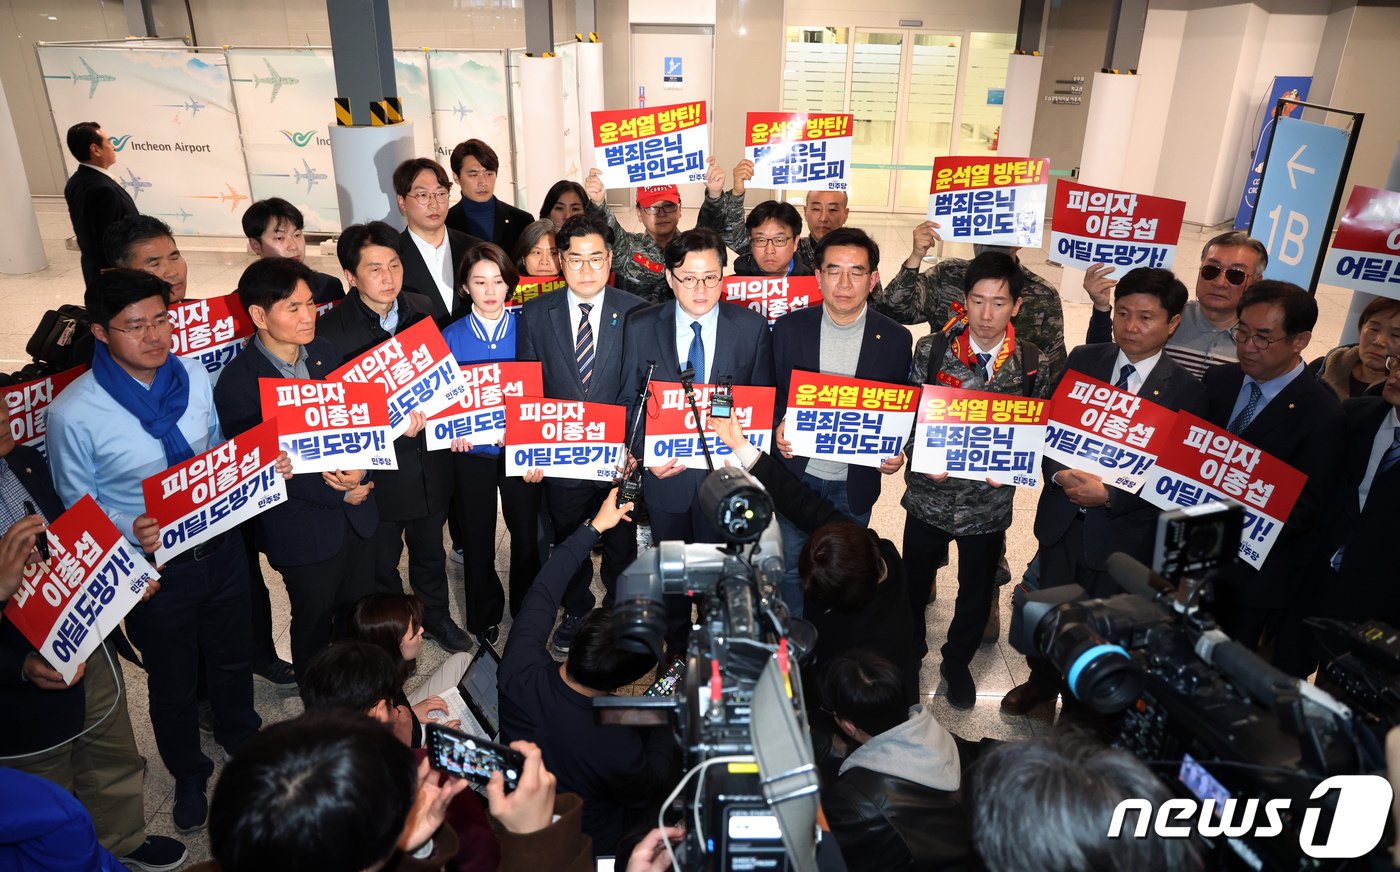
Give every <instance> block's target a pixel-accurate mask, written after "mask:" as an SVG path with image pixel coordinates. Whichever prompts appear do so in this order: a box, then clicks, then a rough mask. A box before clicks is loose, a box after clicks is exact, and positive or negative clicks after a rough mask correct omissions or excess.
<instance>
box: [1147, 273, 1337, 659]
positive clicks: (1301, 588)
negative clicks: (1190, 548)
mask: <svg viewBox="0 0 1400 872" xmlns="http://www.w3.org/2000/svg"><path fill="white" fill-rule="evenodd" d="M1237 316H1238V317H1237V323H1236V324H1235V326H1234V328H1233V329H1232V330H1231V336H1232V338H1233V341H1234V343H1235V349H1236V352H1237V353H1238V354H1239V362H1238V363H1228V364H1222V365H1220V366H1213V367H1211V368H1210V369H1208V370H1206V374H1205V377H1204V378H1202V382H1203V383H1204V384H1205V387H1206V398H1207V407H1206V409H1207V411H1206V418H1207V419H1208V420H1210V421H1211V423H1213V424H1215V425H1216V426H1219V427H1224V428H1225V429H1227V430H1229V431H1230V432H1231V433H1234V434H1236V435H1238V436H1239V438H1240V439H1242V440H1244V441H1246V442H1248V443H1250V444H1251V445H1253V446H1255V447H1257V448H1258V449H1259V450H1261V451H1263V452H1265V453H1266V454H1269V455H1271V456H1273V457H1275V458H1277V459H1279V460H1281V461H1283V462H1284V463H1286V464H1288V465H1289V466H1291V467H1293V468H1294V469H1296V470H1298V471H1299V472H1301V473H1303V474H1304V475H1306V476H1307V483H1306V484H1304V485H1303V491H1302V493H1301V494H1300V495H1299V496H1298V501H1297V503H1295V504H1294V506H1293V511H1292V512H1291V513H1289V516H1288V518H1287V520H1286V521H1285V522H1284V526H1283V531H1282V533H1281V534H1280V536H1279V538H1278V541H1276V542H1275V543H1274V547H1273V549H1272V550H1270V551H1269V556H1268V558H1267V559H1266V560H1265V561H1264V563H1263V565H1262V566H1260V567H1259V568H1258V569H1255V568H1254V567H1252V566H1250V565H1249V564H1247V563H1245V562H1244V561H1240V560H1237V561H1235V563H1234V565H1233V566H1232V567H1230V569H1229V570H1227V572H1226V574H1225V576H1224V577H1223V578H1221V579H1220V580H1219V581H1218V582H1217V584H1216V588H1215V598H1216V601H1215V605H1214V606H1213V611H1214V613H1215V616H1216V618H1217V619H1219V621H1220V623H1221V627H1222V628H1223V629H1224V630H1225V632H1226V633H1228V634H1229V635H1230V636H1231V637H1232V638H1234V639H1236V640H1237V641H1239V642H1241V643H1243V644H1245V645H1248V646H1250V647H1254V646H1257V645H1258V644H1259V643H1260V642H1261V641H1262V640H1264V639H1265V638H1266V637H1269V636H1272V637H1273V639H1274V663H1275V665H1277V666H1278V667H1279V668H1280V669H1283V670H1284V671H1286V672H1289V673H1290V674H1292V675H1296V676H1299V677H1303V676H1306V675H1308V674H1309V672H1310V671H1311V670H1312V668H1313V666H1315V665H1316V664H1315V663H1310V662H1309V657H1310V655H1309V652H1310V650H1311V647H1312V646H1311V643H1310V641H1309V637H1308V634H1307V633H1306V632H1305V630H1304V628H1303V624H1302V622H1303V619H1305V618H1307V617H1310V616H1312V615H1313V614H1316V613H1317V611H1318V610H1319V601H1320V596H1321V594H1322V592H1323V584H1322V583H1321V579H1323V578H1324V577H1325V573H1326V570H1327V559H1328V557H1329V556H1330V555H1331V551H1330V550H1329V549H1328V548H1327V544H1328V543H1327V539H1328V536H1327V530H1328V527H1329V521H1330V519H1331V518H1332V517H1333V515H1334V514H1335V513H1336V511H1337V507H1338V505H1339V503H1340V500H1341V497H1342V494H1341V492H1340V490H1339V487H1338V486H1339V485H1340V484H1341V483H1342V482H1343V481H1344V480H1345V478H1344V474H1345V467H1346V455H1347V445H1346V418H1345V416H1344V415H1343V413H1342V407H1341V403H1340V401H1339V400H1338V399H1337V395H1336V394H1335V393H1334V392H1333V391H1332V389H1331V388H1329V387H1327V386H1325V385H1323V384H1322V383H1320V382H1319V381H1317V379H1315V378H1313V377H1312V376H1310V375H1309V374H1308V373H1307V372H1305V367H1304V365H1303V358H1302V352H1303V349H1305V348H1307V346H1308V342H1309V341H1310V340H1311V339H1312V329H1313V326H1314V325H1315V324H1316V323H1317V302H1316V301H1315V300H1314V299H1313V298H1312V295H1310V294H1309V293H1308V292H1307V291H1304V290H1303V289H1302V288H1300V287H1298V286H1297V285H1293V284H1289V283H1288V282H1280V281H1269V280H1265V281H1261V282H1257V283H1255V284H1253V285H1251V286H1250V288H1249V290H1247V291H1245V292H1244V293H1243V294H1242V295H1241V297H1240V303H1239V308H1238V309H1237ZM1169 348H1170V346H1169ZM1333 550H1335V548H1334V549H1333Z"/></svg>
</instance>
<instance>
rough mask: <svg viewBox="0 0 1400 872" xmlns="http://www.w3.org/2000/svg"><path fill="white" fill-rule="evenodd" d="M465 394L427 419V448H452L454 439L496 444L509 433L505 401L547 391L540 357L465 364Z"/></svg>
mask: <svg viewBox="0 0 1400 872" xmlns="http://www.w3.org/2000/svg"><path fill="white" fill-rule="evenodd" d="M462 381H463V383H464V384H465V385H466V393H464V394H463V395H462V398H461V399H460V400H458V401H457V402H456V403H454V404H453V405H451V406H448V407H447V408H446V409H443V410H442V411H441V412H438V413H437V414H436V415H433V416H432V417H431V418H429V419H428V429H427V431H426V434H427V440H428V450H429V451H435V450H438V449H443V448H451V447H452V440H453V439H465V440H467V441H468V442H470V443H472V444H473V445H474V446H475V445H495V444H496V443H497V442H499V441H501V440H502V439H505V435H506V400H508V399H511V398H516V399H519V398H521V397H538V396H542V395H543V394H544V375H543V372H542V370H541V367H540V362H539V361H537V360H511V361H504V362H501V363H476V364H468V365H466V366H464V367H462Z"/></svg>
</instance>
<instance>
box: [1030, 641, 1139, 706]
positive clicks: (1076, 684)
mask: <svg viewBox="0 0 1400 872" xmlns="http://www.w3.org/2000/svg"><path fill="white" fill-rule="evenodd" d="M1057 629H1058V632H1056V633H1055V637H1054V639H1053V641H1052V642H1051V643H1050V648H1049V650H1048V651H1046V652H1045V653H1046V655H1047V656H1048V657H1049V658H1050V660H1051V662H1052V663H1054V664H1055V668H1057V669H1059V670H1060V674H1062V675H1063V676H1064V677H1065V681H1066V683H1067V684H1069V689H1070V691H1071V692H1072V693H1073V694H1074V695H1075V697H1076V698H1077V699H1079V700H1080V701H1081V702H1083V703H1084V704H1085V705H1087V706H1089V708H1091V709H1093V710H1094V711H1096V712H1098V713H1099V714H1114V713H1115V712H1120V711H1122V710H1123V709H1125V708H1127V707H1128V706H1129V705H1131V704H1132V703H1133V701H1134V700H1136V699H1137V698H1138V697H1139V696H1140V695H1141V692H1142V679H1141V676H1139V675H1138V673H1137V672H1136V671H1135V670H1134V669H1133V668H1132V660H1131V659H1129V657H1128V652H1127V651H1125V650H1123V648H1122V646H1120V645H1114V644H1112V643H1110V642H1107V641H1105V640H1104V639H1103V638H1102V637H1101V636H1099V635H1098V634H1097V633H1095V632H1094V631H1093V630H1092V629H1091V628H1090V627H1089V626H1088V625H1086V624H1082V623H1078V622H1073V623H1067V624H1061V625H1059V627H1058V628H1057Z"/></svg>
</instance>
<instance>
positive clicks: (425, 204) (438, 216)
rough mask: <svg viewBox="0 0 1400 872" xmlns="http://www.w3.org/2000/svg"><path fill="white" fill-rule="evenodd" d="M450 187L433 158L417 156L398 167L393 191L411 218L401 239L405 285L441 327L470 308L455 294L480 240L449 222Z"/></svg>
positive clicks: (444, 172) (400, 235)
mask: <svg viewBox="0 0 1400 872" xmlns="http://www.w3.org/2000/svg"><path fill="white" fill-rule="evenodd" d="M451 190H452V180H451V179H449V178H448V177H447V171H446V170H444V169H443V168H442V165H441V164H439V163H438V162H437V161H435V160H431V159H429V158H426V157H417V158H414V159H413V160H406V161H404V162H403V163H401V164H399V166H398V169H396V170H394V193H395V194H397V195H398V201H399V211H400V212H402V213H403V216H404V218H405V219H407V221H408V227H406V228H404V231H403V232H402V233H400V234H399V243H398V248H399V258H400V259H401V260H402V261H403V286H404V288H405V289H406V290H409V291H413V292H415V293H418V294H422V295H423V297H424V298H425V300H426V301H427V303H428V314H429V315H431V316H432V318H433V320H434V321H436V322H437V324H438V326H439V327H446V326H447V325H448V324H450V323H451V322H453V321H456V320H457V319H458V318H461V317H462V316H464V315H466V314H467V311H468V310H469V309H471V300H469V299H468V298H467V297H466V295H464V294H459V293H457V289H458V288H459V287H461V282H460V281H459V280H458V279H459V277H458V275H457V267H458V266H460V265H461V263H462V255H464V254H466V253H467V249H468V248H471V247H472V246H473V245H476V244H477V243H479V242H481V240H480V239H478V238H476V237H475V236H468V235H467V234H465V233H458V232H457V231H456V230H453V229H451V228H450V227H447V226H446V224H445V222H446V220H447V198H448V196H449V195H450V193H451Z"/></svg>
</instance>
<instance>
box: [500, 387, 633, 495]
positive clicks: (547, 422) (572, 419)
mask: <svg viewBox="0 0 1400 872" xmlns="http://www.w3.org/2000/svg"><path fill="white" fill-rule="evenodd" d="M626 419H627V409H626V408H625V407H623V406H611V405H608V404H607V403H585V402H581V401H577V400H546V399H538V398H534V397H529V398H526V399H523V400H517V399H509V400H506V447H505V452H506V475H524V474H525V473H527V472H529V471H530V470H532V469H538V470H542V471H543V472H544V477H545V478H576V479H582V480H583V481H602V482H610V481H612V480H613V479H615V478H617V475H618V467H619V466H621V465H622V461H623V452H622V444H623V442H624V441H625V440H626V438H627V434H626V432H625V430H626V427H627V420H626Z"/></svg>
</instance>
